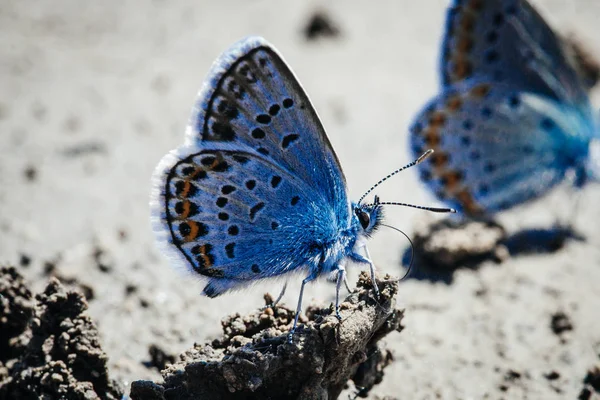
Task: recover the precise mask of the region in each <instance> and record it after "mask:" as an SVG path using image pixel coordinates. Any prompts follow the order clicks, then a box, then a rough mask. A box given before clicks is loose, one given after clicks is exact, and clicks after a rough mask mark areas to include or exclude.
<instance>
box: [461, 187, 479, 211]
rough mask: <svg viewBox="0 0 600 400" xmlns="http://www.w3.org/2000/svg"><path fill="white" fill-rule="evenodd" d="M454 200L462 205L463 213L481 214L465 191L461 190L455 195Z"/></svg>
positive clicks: (477, 206) (469, 194)
mask: <svg viewBox="0 0 600 400" xmlns="http://www.w3.org/2000/svg"><path fill="white" fill-rule="evenodd" d="M455 197H456V199H457V200H458V201H459V202H460V203H461V204H462V206H463V208H464V210H465V212H466V213H467V214H470V215H476V214H481V212H482V209H481V207H479V205H477V203H476V202H475V199H474V198H473V196H472V195H471V193H469V191H467V190H466V189H463V190H461V191H460V192H458V193H457V194H456V196H455Z"/></svg>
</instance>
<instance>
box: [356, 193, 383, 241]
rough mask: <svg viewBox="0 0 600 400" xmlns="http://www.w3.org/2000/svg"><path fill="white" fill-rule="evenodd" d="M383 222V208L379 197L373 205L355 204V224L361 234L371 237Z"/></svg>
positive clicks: (376, 197)
mask: <svg viewBox="0 0 600 400" xmlns="http://www.w3.org/2000/svg"><path fill="white" fill-rule="evenodd" d="M382 220H383V208H382V206H381V205H380V204H379V196H375V200H374V201H373V203H372V204H355V205H354V216H353V223H354V225H355V226H357V227H358V229H359V232H362V233H363V234H364V235H365V236H371V235H372V234H373V233H374V232H375V230H376V229H377V227H378V226H379V224H380V223H381V221H382Z"/></svg>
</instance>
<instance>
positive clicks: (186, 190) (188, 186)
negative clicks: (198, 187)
mask: <svg viewBox="0 0 600 400" xmlns="http://www.w3.org/2000/svg"><path fill="white" fill-rule="evenodd" d="M191 188H192V184H191V183H190V181H188V180H184V181H183V190H182V191H181V193H180V194H179V196H178V197H179V198H182V199H185V198H186V197H187V196H188V194H189V193H190V189H191Z"/></svg>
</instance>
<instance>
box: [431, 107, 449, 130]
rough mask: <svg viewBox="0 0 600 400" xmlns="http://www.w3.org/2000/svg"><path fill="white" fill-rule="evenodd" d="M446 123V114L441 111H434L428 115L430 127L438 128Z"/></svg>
mask: <svg viewBox="0 0 600 400" xmlns="http://www.w3.org/2000/svg"><path fill="white" fill-rule="evenodd" d="M445 123H446V114H444V113H443V112H441V111H434V112H433V113H432V114H431V116H430V117H429V126H430V127H432V128H439V127H442V126H444V124H445Z"/></svg>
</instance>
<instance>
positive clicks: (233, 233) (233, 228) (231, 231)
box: [227, 225, 240, 236]
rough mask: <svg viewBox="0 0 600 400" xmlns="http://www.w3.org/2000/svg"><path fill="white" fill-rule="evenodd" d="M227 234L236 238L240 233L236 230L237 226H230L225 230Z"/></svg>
mask: <svg viewBox="0 0 600 400" xmlns="http://www.w3.org/2000/svg"><path fill="white" fill-rule="evenodd" d="M227 233H229V235H230V236H237V234H238V233H240V228H238V227H237V225H231V226H230V227H229V228H228V229H227Z"/></svg>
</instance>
